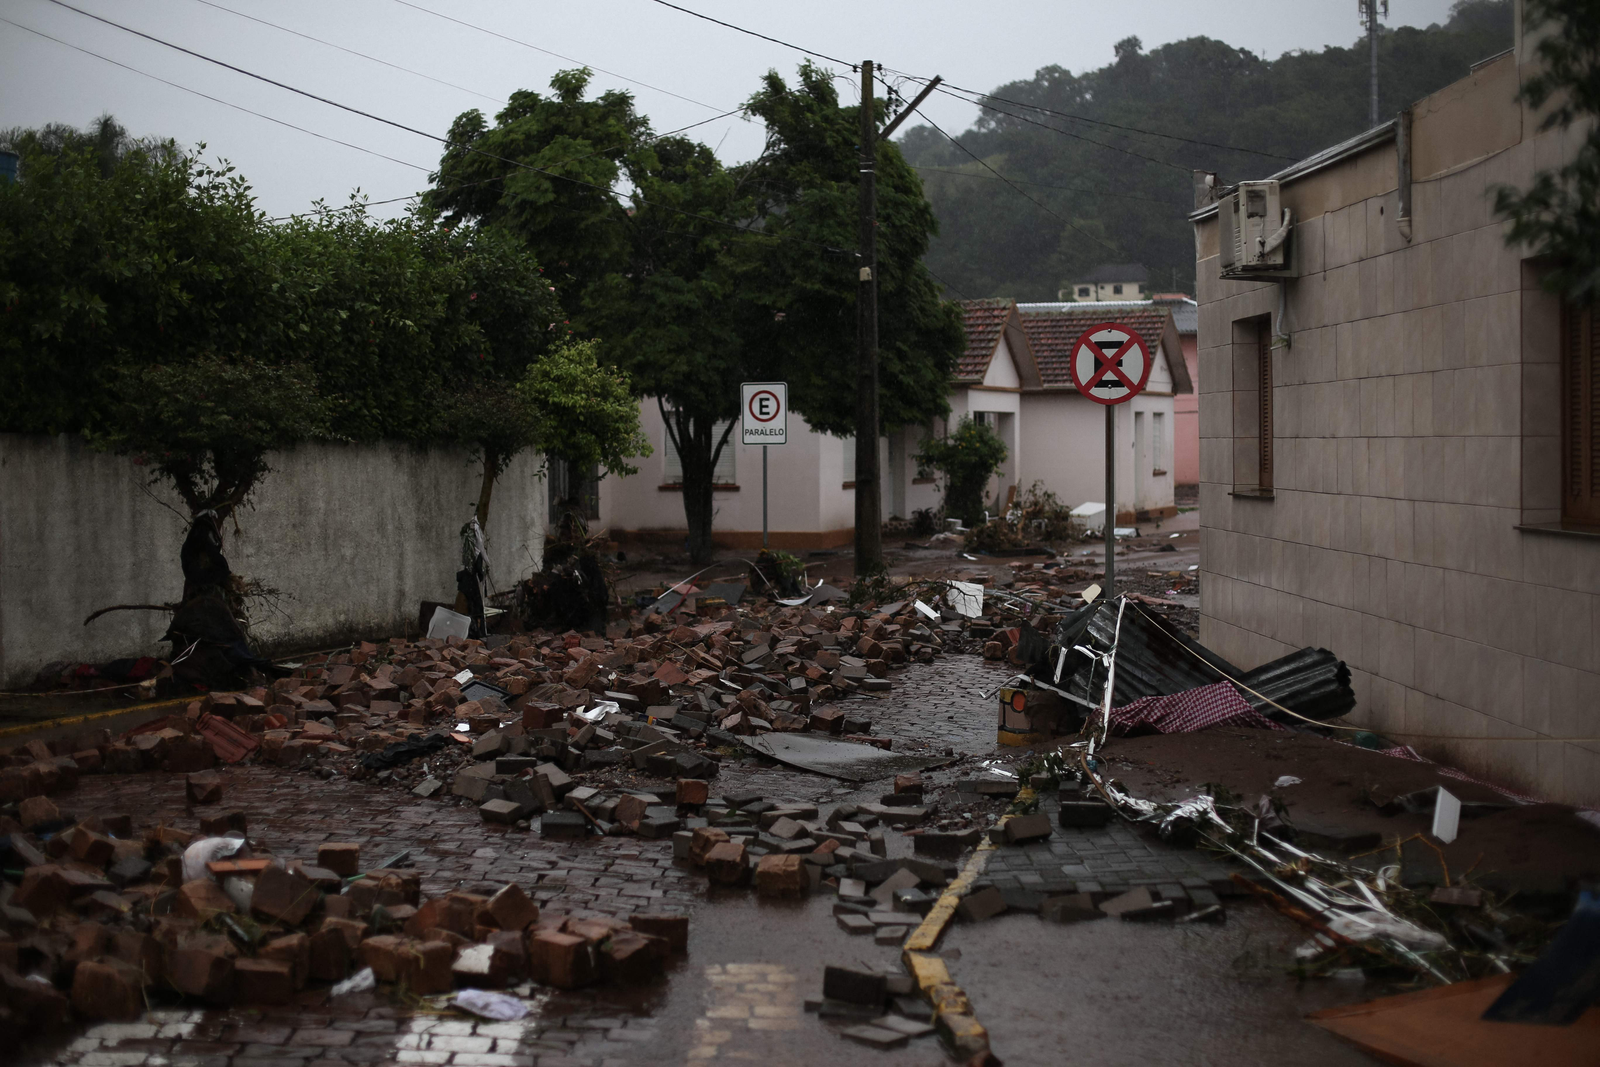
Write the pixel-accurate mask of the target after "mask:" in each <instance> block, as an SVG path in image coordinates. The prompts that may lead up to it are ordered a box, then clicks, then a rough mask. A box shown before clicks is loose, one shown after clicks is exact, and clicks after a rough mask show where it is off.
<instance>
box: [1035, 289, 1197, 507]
mask: <svg viewBox="0 0 1600 1067" xmlns="http://www.w3.org/2000/svg"><path fill="white" fill-rule="evenodd" d="M1064 291H1065V290H1064ZM1152 304H1154V305H1155V306H1157V307H1165V308H1166V309H1167V310H1168V311H1171V312H1172V325H1173V327H1174V328H1175V329H1176V330H1177V332H1178V340H1179V341H1180V342H1181V344H1182V347H1183V362H1184V366H1185V367H1187V368H1188V372H1189V381H1190V382H1191V383H1192V384H1193V386H1194V388H1193V389H1192V390H1191V391H1189V392H1179V393H1177V394H1176V395H1174V396H1173V398H1172V471H1171V474H1172V484H1173V486H1174V487H1184V486H1187V487H1190V488H1191V491H1195V490H1197V489H1198V486H1199V484H1200V356H1199V351H1198V346H1197V344H1196V338H1197V336H1198V334H1199V330H1200V308H1199V305H1198V304H1196V303H1195V300H1194V297H1192V296H1190V295H1189V294H1187V293H1152V294H1151V295H1149V296H1147V297H1145V298H1144V299H1142V300H1071V299H1066V298H1063V299H1062V300H1061V301H1059V302H1057V303H1053V304H1022V305H1020V307H1021V308H1022V310H1023V313H1024V314H1027V313H1028V312H1030V311H1034V312H1037V311H1045V310H1056V311H1062V310H1072V311H1078V312H1082V311H1087V310H1089V309H1091V308H1098V309H1099V310H1101V311H1103V312H1105V317H1106V318H1107V319H1116V318H1118V317H1119V315H1120V314H1121V313H1123V312H1128V311H1134V310H1137V309H1140V308H1148V307H1150V306H1151V305H1152Z"/></svg>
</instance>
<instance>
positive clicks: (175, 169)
mask: <svg viewBox="0 0 1600 1067" xmlns="http://www.w3.org/2000/svg"><path fill="white" fill-rule="evenodd" d="M13 143H15V144H17V145H18V146H19V148H20V149H21V154H22V158H23V180H22V181H20V182H17V183H14V184H9V185H4V186H0V429H3V430H9V431H14V432H20V433H52V434H53V433H64V432H65V433H71V432H78V431H82V430H86V429H95V428H97V427H99V426H100V425H101V423H102V422H103V420H104V419H105V417H106V415H107V406H108V404H109V403H110V402H111V401H112V400H113V399H114V398H115V394H114V391H113V390H112V389H111V388H110V385H111V382H112V380H113V373H112V370H113V368H115V367H118V366H123V365H127V366H133V367H150V366H156V365H161V364H170V363H174V362H179V361H183V360H188V359H193V358H198V357H202V356H212V355H224V354H225V355H228V356H241V357H245V358H251V359H261V360H266V361H272V359H273V358H274V355H275V353H278V352H281V351H283V349H284V347H285V345H286V342H287V341H288V340H289V335H290V328H289V325H288V320H289V318H290V317H291V316H290V315H289V314H288V309H287V308H286V306H285V295H284V292H283V290H282V288H281V287H280V286H278V285H276V284H275V282H276V281H277V278H276V277H275V271H274V265H275V263H276V259H275V257H274V255H273V254H272V250H271V248H270V241H269V240H268V235H267V234H266V233H265V231H264V228H263V227H262V225H261V222H260V219H259V217H258V215H257V213H256V212H255V209H254V207H253V205H252V203H251V198H250V195H249V189H248V187H247V186H246V185H245V183H244V181H243V180H242V179H241V178H240V177H239V176H238V175H237V174H234V173H233V172H232V170H231V169H230V168H228V167H226V166H222V167H215V168H213V167H207V166H205V165H203V164H201V163H200V162H198V161H197V160H195V159H194V158H193V157H190V156H188V155H184V154H182V153H177V152H175V151H173V152H167V151H162V152H150V151H148V150H146V149H144V148H138V147H135V148H131V149H128V150H127V151H125V152H123V153H122V155H121V156H120V158H119V160H118V162H117V163H116V164H115V165H114V166H112V167H111V169H110V173H109V175H105V174H103V173H102V167H103V165H104V163H105V157H104V156H103V155H99V154H97V153H96V151H93V150H91V149H90V148H89V147H87V146H73V145H66V146H64V147H61V148H60V150H59V151H52V150H50V149H49V147H48V146H47V145H45V139H44V138H42V137H29V136H24V137H20V138H15V139H14V140H13Z"/></svg>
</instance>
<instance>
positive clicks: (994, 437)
mask: <svg viewBox="0 0 1600 1067" xmlns="http://www.w3.org/2000/svg"><path fill="white" fill-rule="evenodd" d="M1006 455H1007V452H1006V446H1005V442H1004V441H1002V440H1000V437H999V435H998V434H996V433H995V432H994V431H993V430H992V429H990V428H989V425H988V424H987V423H983V422H975V421H974V420H973V419H972V417H971V416H969V415H963V416H962V417H961V421H960V422H959V423H957V424H956V428H955V429H954V430H951V431H950V432H949V433H947V434H945V435H944V436H943V437H933V438H929V439H928V440H926V441H924V442H923V443H922V448H921V450H920V451H919V452H918V453H917V456H916V460H917V464H918V465H919V466H921V467H924V468H931V469H932V470H936V471H938V472H939V473H940V475H942V476H943V478H944V512H945V514H946V515H949V516H951V517H952V518H958V519H960V520H961V522H962V524H963V525H966V526H977V525H978V524H980V523H981V522H983V494H984V490H985V488H987V486H988V484H989V479H990V478H991V477H992V476H993V475H994V473H995V472H996V471H998V470H999V469H1000V464H1002V463H1004V462H1005V461H1006Z"/></svg>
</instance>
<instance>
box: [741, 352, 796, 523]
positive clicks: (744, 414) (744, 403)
mask: <svg viewBox="0 0 1600 1067" xmlns="http://www.w3.org/2000/svg"><path fill="white" fill-rule="evenodd" d="M739 437H740V440H741V441H742V442H743V443H744V444H747V445H760V446H761V547H762V548H766V547H767V449H768V448H769V447H770V446H772V445H786V444H788V443H789V383H788V382H745V383H744V384H742V385H740V386H739Z"/></svg>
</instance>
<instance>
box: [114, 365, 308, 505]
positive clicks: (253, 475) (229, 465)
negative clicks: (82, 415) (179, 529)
mask: <svg viewBox="0 0 1600 1067" xmlns="http://www.w3.org/2000/svg"><path fill="white" fill-rule="evenodd" d="M113 381H114V389H113V395H114V396H115V398H116V399H115V400H114V401H112V403H111V405H110V408H109V411H108V412H107V414H108V418H107V419H106V420H105V428H104V429H102V430H99V431H94V432H92V433H91V436H90V438H89V440H90V443H91V444H93V445H95V446H96V447H98V448H102V449H107V450H110V451H114V452H116V453H118V454H120V455H132V456H133V457H134V461H135V462H136V463H138V464H139V465H141V466H146V467H148V468H149V469H150V471H151V473H152V478H151V482H152V484H153V483H155V482H158V481H161V480H163V479H165V480H166V481H169V482H170V483H171V484H172V486H173V488H175V489H176V490H177V492H178V495H179V496H180V497H181V498H182V499H183V502H184V503H185V504H187V505H188V507H189V511H190V513H191V514H194V513H197V512H200V511H202V510H204V509H206V508H211V509H214V510H215V511H216V512H217V515H218V517H219V518H227V517H228V515H230V514H231V513H232V512H233V511H234V509H235V508H237V507H239V506H240V505H241V504H242V503H244V501H245V499H246V497H248V495H249V493H250V491H251V490H252V489H253V488H254V487H255V485H256V483H257V482H258V481H259V480H260V478H261V476H262V475H264V474H266V473H267V471H268V470H269V469H270V468H269V467H268V465H267V460H266V457H267V454H268V453H269V452H275V451H278V450H281V449H284V448H288V447H290V446H291V445H294V444H296V443H298V442H300V441H306V440H312V439H315V438H323V437H330V436H332V433H331V430H330V422H329V415H330V413H331V408H332V405H330V404H329V403H328V401H327V400H325V399H324V398H323V397H322V396H321V394H320V393H319V391H318V387H317V379H316V375H315V374H314V373H313V372H312V371H311V370H310V368H308V367H306V366H305V365H304V364H286V365H278V366H273V365H269V364H264V363H258V362H256V361H254V360H250V359H244V360H234V361H231V362H230V361H225V360H222V359H219V358H217V357H215V356H202V357H200V358H197V359H193V360H189V361H185V362H182V363H167V364H158V365H154V366H136V365H127V364H124V365H121V366H119V367H117V368H116V369H115V371H114V372H113Z"/></svg>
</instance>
